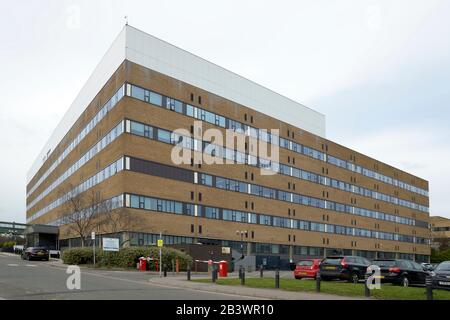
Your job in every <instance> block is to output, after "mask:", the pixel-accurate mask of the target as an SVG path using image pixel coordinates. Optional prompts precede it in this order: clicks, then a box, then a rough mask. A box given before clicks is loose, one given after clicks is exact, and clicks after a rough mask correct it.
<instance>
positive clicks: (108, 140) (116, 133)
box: [27, 121, 123, 210]
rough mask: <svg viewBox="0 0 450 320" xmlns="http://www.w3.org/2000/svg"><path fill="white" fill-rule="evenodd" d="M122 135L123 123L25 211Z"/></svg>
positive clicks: (54, 182) (53, 183)
mask: <svg viewBox="0 0 450 320" xmlns="http://www.w3.org/2000/svg"><path fill="white" fill-rule="evenodd" d="M122 133H123V121H121V122H120V123H119V124H118V125H117V126H116V127H114V129H112V130H111V131H110V132H109V133H108V134H106V135H105V136H104V137H103V138H102V139H101V140H100V141H98V142H97V143H96V144H95V145H94V146H93V147H91V148H90V149H89V150H88V151H87V152H86V153H85V154H84V155H83V156H82V157H81V158H80V159H78V161H76V162H75V163H74V164H72V165H71V166H70V167H69V169H67V170H66V171H65V172H64V173H63V174H62V175H60V176H59V177H58V178H57V179H56V180H55V181H53V182H52V183H51V184H50V185H49V186H48V187H47V188H46V189H45V190H44V191H43V192H42V193H41V194H39V195H38V196H37V197H36V198H35V199H33V201H31V202H30V203H29V204H28V205H27V210H29V209H31V208H32V207H33V206H34V205H36V203H38V202H39V201H41V200H42V199H43V198H44V197H45V196H46V195H48V194H49V193H50V192H52V191H53V190H54V189H55V188H56V187H58V186H59V185H60V184H61V183H63V182H64V181H65V180H66V179H67V178H69V177H70V176H71V175H72V174H73V173H74V172H76V171H77V170H78V169H80V168H81V167H82V166H84V165H85V164H86V163H87V162H88V161H89V160H91V159H92V158H93V157H94V156H95V155H96V154H98V153H99V152H100V151H102V150H103V149H105V148H106V146H107V145H109V144H110V143H111V142H113V141H114V140H116V138H117V137H118V136H120V135H121V134H122Z"/></svg>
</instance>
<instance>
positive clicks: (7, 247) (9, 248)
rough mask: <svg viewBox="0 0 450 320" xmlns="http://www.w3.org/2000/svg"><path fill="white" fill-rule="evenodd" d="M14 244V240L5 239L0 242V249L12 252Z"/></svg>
mask: <svg viewBox="0 0 450 320" xmlns="http://www.w3.org/2000/svg"><path fill="white" fill-rule="evenodd" d="M15 245H16V242H14V241H6V242H3V243H1V244H0V249H2V251H8V252H12V250H13V247H14V246H15Z"/></svg>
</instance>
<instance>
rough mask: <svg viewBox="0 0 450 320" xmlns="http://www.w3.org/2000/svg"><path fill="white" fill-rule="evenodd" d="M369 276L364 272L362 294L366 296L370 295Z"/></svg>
mask: <svg viewBox="0 0 450 320" xmlns="http://www.w3.org/2000/svg"><path fill="white" fill-rule="evenodd" d="M369 277H370V275H369V274H368V273H366V274H365V275H364V296H365V297H366V298H369V297H370V289H369V284H368V280H369Z"/></svg>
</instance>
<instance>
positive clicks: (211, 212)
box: [205, 207, 219, 219]
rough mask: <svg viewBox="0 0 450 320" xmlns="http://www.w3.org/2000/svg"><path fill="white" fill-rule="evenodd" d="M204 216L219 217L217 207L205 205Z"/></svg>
mask: <svg viewBox="0 0 450 320" xmlns="http://www.w3.org/2000/svg"><path fill="white" fill-rule="evenodd" d="M205 217H206V218H210V219H219V210H218V209H217V208H211V207H205Z"/></svg>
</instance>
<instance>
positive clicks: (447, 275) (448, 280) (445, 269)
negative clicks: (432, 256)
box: [431, 261, 450, 290]
mask: <svg viewBox="0 0 450 320" xmlns="http://www.w3.org/2000/svg"><path fill="white" fill-rule="evenodd" d="M431 276H432V281H433V287H435V288H439V289H447V290H450V261H444V262H441V263H440V264H439V265H438V266H437V267H436V268H435V269H434V270H433V271H432V272H431Z"/></svg>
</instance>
